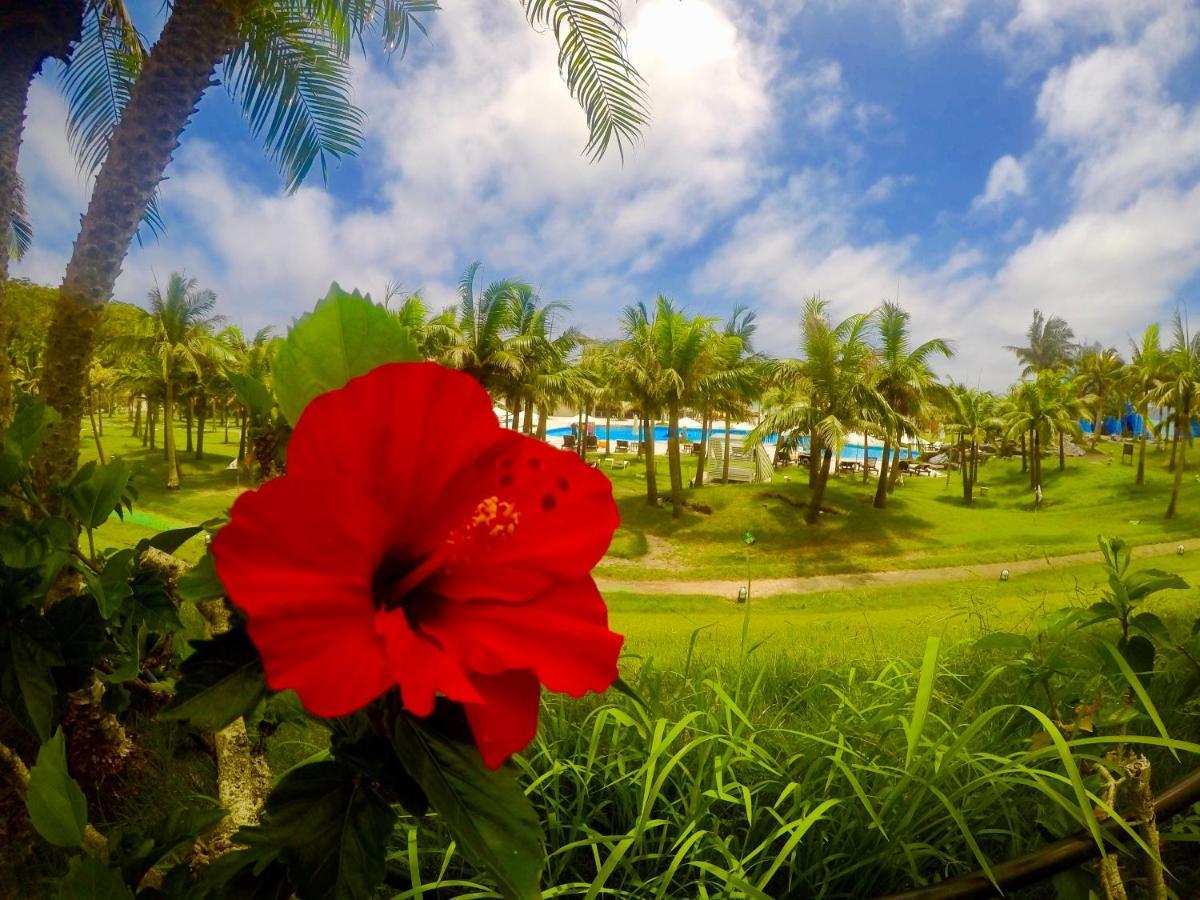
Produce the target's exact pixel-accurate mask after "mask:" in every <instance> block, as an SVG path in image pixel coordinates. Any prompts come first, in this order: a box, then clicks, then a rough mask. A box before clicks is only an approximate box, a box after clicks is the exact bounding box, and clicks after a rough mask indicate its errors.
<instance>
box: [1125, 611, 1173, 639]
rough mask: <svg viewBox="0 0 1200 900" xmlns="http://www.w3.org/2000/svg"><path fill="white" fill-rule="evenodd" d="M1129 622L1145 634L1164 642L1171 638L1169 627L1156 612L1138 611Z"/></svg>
mask: <svg viewBox="0 0 1200 900" xmlns="http://www.w3.org/2000/svg"><path fill="white" fill-rule="evenodd" d="M1129 624H1130V625H1132V626H1133V627H1134V628H1136V629H1137V630H1138V631H1140V632H1142V633H1143V634H1146V635H1149V636H1150V637H1152V638H1154V639H1155V640H1157V641H1160V642H1162V643H1167V642H1168V641H1170V640H1171V632H1170V631H1169V630H1168V629H1167V626H1166V624H1165V623H1164V622H1163V620H1162V619H1160V618H1159V617H1158V616H1156V615H1155V614H1154V613H1148V612H1143V613H1138V614H1137V615H1136V616H1134V617H1133V618H1132V619H1130V620H1129Z"/></svg>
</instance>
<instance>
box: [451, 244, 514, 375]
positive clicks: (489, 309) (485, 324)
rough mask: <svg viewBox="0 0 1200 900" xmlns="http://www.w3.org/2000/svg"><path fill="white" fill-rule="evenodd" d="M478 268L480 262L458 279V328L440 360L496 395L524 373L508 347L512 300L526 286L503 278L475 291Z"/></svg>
mask: <svg viewBox="0 0 1200 900" xmlns="http://www.w3.org/2000/svg"><path fill="white" fill-rule="evenodd" d="M479 268H480V264H479V263H478V262H473V263H471V264H470V265H469V266H467V268H466V269H465V270H463V274H462V276H461V277H460V278H459V280H458V310H457V314H458V323H457V325H458V327H457V330H456V333H455V335H454V340H453V343H451V344H450V345H449V346H448V347H446V348H445V349H444V350H443V351H442V357H441V360H442V362H444V363H446V364H447V365H449V366H452V367H454V368H456V369H462V371H464V372H466V373H467V374H468V375H470V376H471V377H472V378H474V379H475V380H476V381H478V382H479V383H480V384H482V385H483V386H484V387H485V388H487V389H488V390H490V391H493V392H496V391H499V390H502V389H503V388H504V387H505V386H506V385H508V384H511V383H512V380H513V379H516V378H517V377H519V376H520V374H521V367H522V364H523V360H522V359H521V356H520V354H518V353H517V352H516V351H515V350H513V349H512V348H511V347H509V346H508V342H507V336H508V333H509V331H510V329H511V328H512V324H513V301H514V299H515V298H516V296H517V293H518V292H519V291H520V290H522V289H523V288H524V287H525V286H524V285H522V284H521V283H520V282H518V281H512V280H511V279H503V280H501V281H493V282H492V283H491V284H489V285H488V286H487V287H485V288H482V289H480V290H476V285H475V281H476V278H477V277H478V276H479Z"/></svg>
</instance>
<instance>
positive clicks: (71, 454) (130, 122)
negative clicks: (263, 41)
mask: <svg viewBox="0 0 1200 900" xmlns="http://www.w3.org/2000/svg"><path fill="white" fill-rule="evenodd" d="M241 8H242V5H240V4H230V3H223V2H218V0H177V2H176V3H175V4H174V5H173V7H172V10H171V15H170V18H168V19H167V22H166V25H165V26H164V27H163V30H162V34H161V35H160V37H159V39H158V42H157V43H156V44H155V45H154V48H153V50H152V51H151V52H150V54H149V56H148V57H147V59H146V61H145V64H144V65H143V67H142V72H141V74H140V76H139V77H138V79H137V82H136V83H135V84H134V86H133V90H132V93H131V95H130V98H129V102H128V104H126V106H125V110H124V113H123V114H122V116H121V120H120V121H119V122H118V123H117V126H116V128H114V129H113V134H112V139H111V140H110V142H109V149H108V156H107V158H106V159H105V161H104V164H103V165H102V166H101V167H100V171H99V173H98V174H97V176H96V181H95V186H94V187H93V190H92V196H91V200H90V201H89V203H88V208H87V212H86V213H85V214H84V216H83V220H82V222H81V224H80V229H79V236H78V237H77V238H76V240H75V245H74V249H73V250H72V253H71V259H70V262H68V263H67V269H66V273H65V275H64V277H63V283H62V288H61V290H60V291H59V294H58V297H57V299H56V301H55V304H54V313H53V320H52V322H51V325H50V330H49V333H48V335H47V341H46V356H45V374H44V376H43V379H42V393H43V396H44V398H45V400H46V402H47V403H48V404H49V405H50V406H52V407H54V409H56V410H57V411H58V413H59V415H60V416H61V421H60V423H59V425H58V426H57V427H56V428H55V429H54V430H53V431H52V432H51V434H50V436H49V438H48V439H47V440H46V441H45V442H44V443H43V444H42V446H41V447H40V448H39V451H38V455H37V459H36V474H37V480H38V484H39V489H40V493H41V494H42V496H43V497H44V498H46V499H47V501H48V502H49V503H50V504H51V505H52V506H54V507H57V506H59V505H60V504H61V499H60V498H58V497H56V496H53V495H54V491H53V487H54V486H55V485H57V484H59V483H60V482H62V481H63V480H64V479H66V478H67V477H69V476H70V474H71V473H72V472H73V471H74V470H75V465H76V461H77V460H78V457H79V424H80V420H81V418H82V414H83V408H82V407H83V384H84V379H85V378H86V376H87V371H88V367H89V364H90V363H91V358H92V351H93V348H94V344H95V337H96V328H97V326H98V325H99V322H100V316H101V313H102V311H103V309H104V305H105V303H107V302H108V299H109V298H110V297H111V296H112V290H113V285H114V284H115V283H116V280H117V276H118V274H120V271H121V264H122V263H123V262H124V259H125V255H126V253H128V251H129V243H130V241H132V240H133V236H134V234H136V232H137V229H138V225H139V223H140V222H141V221H142V218H143V217H144V216H145V213H146V206H147V205H148V204H149V202H150V198H151V197H152V196H153V195H154V191H155V189H156V188H157V187H158V183H159V182H160V181H161V180H162V177H163V173H164V172H165V171H166V168H167V166H168V164H169V163H170V162H171V155H172V154H173V153H174V151H175V148H176V146H178V143H179V138H180V135H181V134H182V133H183V130H184V129H185V128H186V127H187V123H188V120H189V119H190V118H191V116H192V113H193V112H194V111H195V109H196V105H197V104H198V103H199V102H200V98H201V96H203V94H204V92H205V91H206V90H207V89H208V88H209V87H210V86H211V85H212V84H214V83H215V82H214V80H213V71H214V69H215V68H216V65H217V64H218V63H219V62H220V61H221V60H222V59H223V58H224V57H225V55H226V54H228V53H229V52H230V51H231V50H232V49H233V48H234V47H236V46H237V45H238V43H239V42H240V37H239V33H240V28H239V21H238V20H239V16H240V14H241V13H240V10H241ZM167 418H169V416H168V417H167Z"/></svg>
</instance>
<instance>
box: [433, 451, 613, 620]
mask: <svg viewBox="0 0 1200 900" xmlns="http://www.w3.org/2000/svg"><path fill="white" fill-rule="evenodd" d="M463 478H464V481H474V483H475V487H474V488H473V494H474V495H475V496H479V497H495V498H496V499H497V500H499V501H501V502H503V503H507V504H509V505H510V506H511V509H512V510H513V511H514V512H515V515H516V517H517V519H516V526H515V528H513V529H512V533H511V534H504V535H501V536H498V537H495V538H484V539H480V540H476V541H475V542H474V544H473V545H472V546H471V547H470V548H469V550H467V551H465V552H463V553H462V554H461V557H460V558H459V559H458V560H457V561H455V562H451V563H450V564H449V565H447V566H446V568H445V569H444V570H443V572H442V573H441V576H440V577H439V579H438V581H437V584H436V590H437V591H438V593H440V594H441V595H442V596H445V597H450V598H453V599H458V600H470V599H475V598H489V599H503V600H525V599H528V598H529V597H531V596H533V595H535V594H537V593H540V592H541V591H543V590H545V589H546V588H548V587H549V586H550V585H552V584H554V583H556V582H559V581H564V580H566V581H569V580H575V579H579V578H584V577H586V576H587V575H588V574H589V573H590V572H591V570H592V568H593V567H594V566H595V565H596V563H598V562H599V561H600V559H601V557H603V556H604V554H605V552H606V551H607V550H608V545H609V543H610V542H611V541H612V535H613V532H614V531H615V530H616V528H617V526H618V525H619V524H620V517H619V516H618V514H617V507H616V504H615V503H614V502H613V498H612V482H611V481H609V480H608V478H606V477H605V476H604V475H603V474H602V473H601V472H599V471H598V470H596V469H592V468H589V467H588V466H587V465H585V464H584V463H583V462H582V461H581V460H580V459H579V457H577V456H576V455H575V454H573V453H568V452H566V451H563V450H559V449H557V448H554V447H551V446H550V445H548V444H545V443H542V442H541V441H536V440H533V439H532V438H528V437H525V436H523V435H519V434H515V433H512V432H506V433H505V435H504V437H503V438H502V439H501V440H500V441H498V442H497V443H496V444H495V445H494V446H493V448H492V449H491V451H490V452H489V453H487V454H484V455H482V456H481V458H480V460H479V462H478V463H477V464H476V467H475V470H474V475H473V476H472V474H471V473H470V471H468V472H464V473H463Z"/></svg>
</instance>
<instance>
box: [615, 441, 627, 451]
mask: <svg viewBox="0 0 1200 900" xmlns="http://www.w3.org/2000/svg"><path fill="white" fill-rule="evenodd" d="M617 452H618V453H628V452H629V441H623V440H620V439H619V438H618V439H617Z"/></svg>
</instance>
